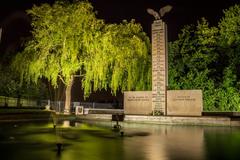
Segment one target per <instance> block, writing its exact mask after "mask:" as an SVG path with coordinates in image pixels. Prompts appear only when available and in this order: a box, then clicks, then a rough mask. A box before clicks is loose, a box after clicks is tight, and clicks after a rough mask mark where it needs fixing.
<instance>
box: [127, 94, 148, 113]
mask: <svg viewBox="0 0 240 160" xmlns="http://www.w3.org/2000/svg"><path fill="white" fill-rule="evenodd" d="M124 113H125V114H135V115H150V114H151V113H152V91H128V92H124Z"/></svg>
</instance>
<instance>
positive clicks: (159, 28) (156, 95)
mask: <svg viewBox="0 0 240 160" xmlns="http://www.w3.org/2000/svg"><path fill="white" fill-rule="evenodd" d="M165 33H166V32H165V23H164V22H163V21H162V20H155V21H154V22H153V24H152V109H153V114H154V113H158V114H159V113H160V114H162V115H166V75H167V74H166V49H165V46H166V34H165Z"/></svg>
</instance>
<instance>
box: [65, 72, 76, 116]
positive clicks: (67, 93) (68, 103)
mask: <svg viewBox="0 0 240 160" xmlns="http://www.w3.org/2000/svg"><path fill="white" fill-rule="evenodd" d="M73 80H74V77H73V76H71V81H70V83H69V85H67V87H66V91H65V107H64V114H70V109H71V91H72V85H73Z"/></svg>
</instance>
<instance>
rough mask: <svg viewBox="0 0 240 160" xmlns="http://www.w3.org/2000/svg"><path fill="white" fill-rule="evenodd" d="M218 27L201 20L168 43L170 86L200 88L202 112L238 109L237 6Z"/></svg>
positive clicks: (239, 11)
mask: <svg viewBox="0 0 240 160" xmlns="http://www.w3.org/2000/svg"><path fill="white" fill-rule="evenodd" d="M224 14H225V16H224V17H223V18H222V20H221V21H220V22H219V27H218V28H217V27H209V24H208V22H207V21H206V20H205V19H202V20H201V21H200V22H198V24H197V26H186V27H185V28H184V29H183V30H182V32H181V34H179V37H178V40H176V41H174V42H173V43H170V46H169V48H170V49H169V86H170V89H202V90H203V98H204V110H205V111H240V94H239V89H240V86H239V80H240V76H239V75H240V72H239V71H240V70H239V66H240V63H239V58H240V54H239V53H240V39H239V37H240V30H239V26H240V20H239V19H240V17H239V15H240V6H239V5H235V6H233V7H230V8H229V10H225V11H224Z"/></svg>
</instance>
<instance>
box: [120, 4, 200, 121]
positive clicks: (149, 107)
mask: <svg viewBox="0 0 240 160" xmlns="http://www.w3.org/2000/svg"><path fill="white" fill-rule="evenodd" d="M171 9H172V7H171V6H169V5H167V6H165V7H163V8H161V9H160V11H159V13H158V12H156V11H154V10H153V9H148V10H147V11H148V13H149V14H151V15H153V16H154V17H155V20H154V22H153V23H152V91H141V92H139V91H137V92H134V91H129V92H124V113H125V114H144V115H150V114H151V115H170V116H201V114H202V108H203V107H202V91H201V90H169V91H168V90H167V85H168V51H167V48H168V47H167V25H166V24H165V22H164V21H163V20H162V19H161V18H162V17H163V16H164V14H165V13H167V12H169V11H170V10H171ZM150 99H151V100H150Z"/></svg>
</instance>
